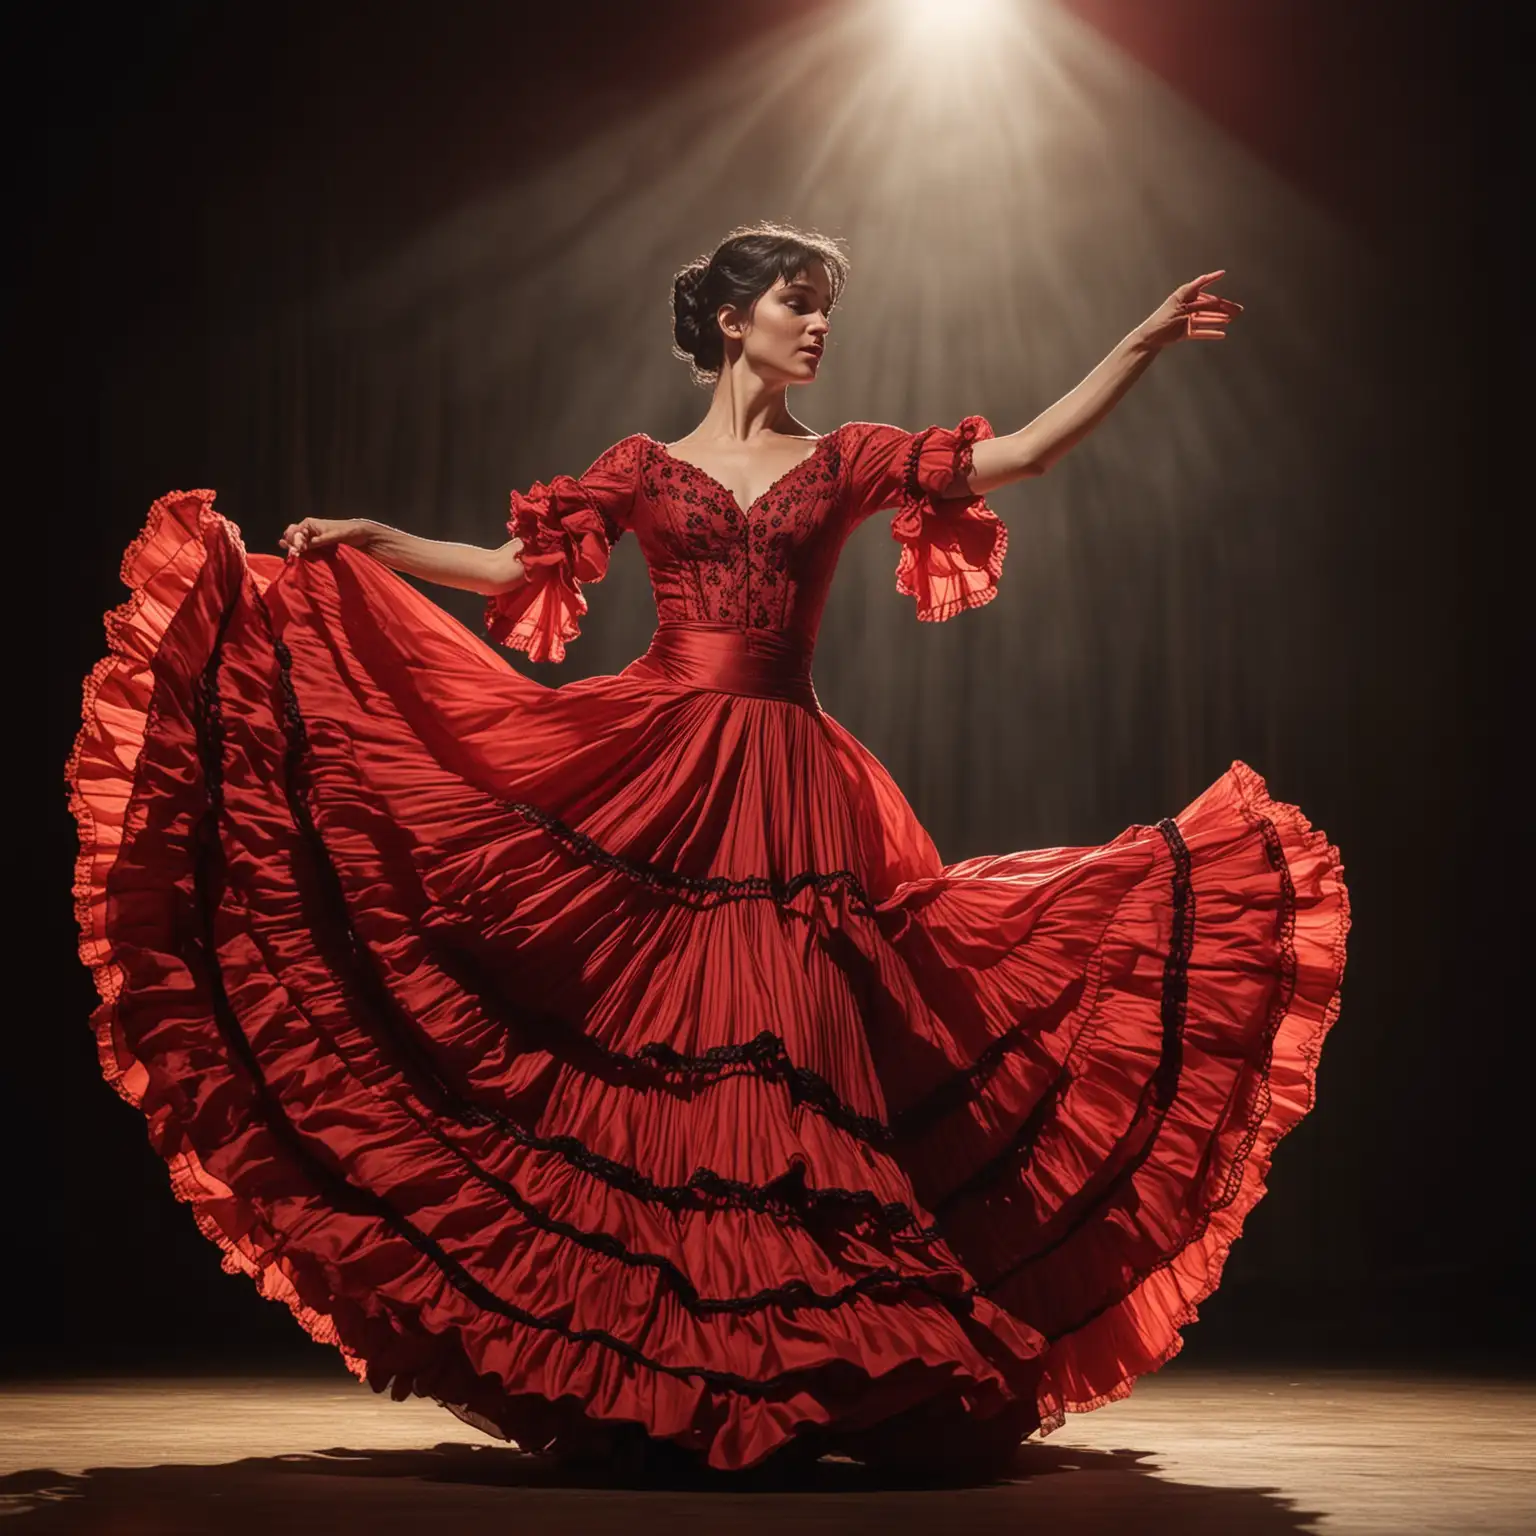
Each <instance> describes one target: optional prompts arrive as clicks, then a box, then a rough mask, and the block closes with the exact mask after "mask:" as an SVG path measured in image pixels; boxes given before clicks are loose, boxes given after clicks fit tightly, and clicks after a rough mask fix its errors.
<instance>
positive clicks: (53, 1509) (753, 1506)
mask: <svg viewBox="0 0 1536 1536" xmlns="http://www.w3.org/2000/svg"><path fill="white" fill-rule="evenodd" d="M1156 1470H1157V1468H1156V1465H1155V1463H1153V1462H1152V1461H1151V1460H1150V1459H1149V1457H1148V1454H1147V1453H1145V1452H1142V1451H1134V1450H1115V1451H1097V1450H1086V1449H1081V1448H1075V1447H1070V1446H1063V1447H1061V1448H1059V1449H1058V1448H1053V1447H1050V1446H1045V1445H1039V1444H1027V1445H1024V1446H1021V1447H1020V1448H1019V1451H1018V1452H1017V1453H1016V1455H1015V1457H1014V1459H1013V1462H1012V1463H1011V1464H1010V1465H1009V1467H1008V1468H1007V1471H1006V1473H1005V1474H1004V1476H1003V1477H1001V1478H1000V1479H998V1480H996V1481H993V1482H988V1483H979V1484H971V1485H968V1486H965V1485H959V1486H957V1485H953V1484H951V1485H948V1486H936V1485H935V1484H934V1483H932V1482H927V1483H918V1482H916V1481H913V1482H908V1483H898V1482H895V1481H893V1480H892V1479H891V1478H890V1477H889V1476H876V1475H875V1474H873V1473H872V1472H870V1471H869V1470H868V1469H866V1468H864V1467H862V1466H860V1465H858V1464H857V1463H854V1462H849V1461H839V1460H832V1459H828V1460H824V1461H820V1462H817V1463H814V1464H813V1465H811V1466H809V1467H805V1468H802V1469H800V1470H799V1471H797V1472H784V1473H779V1474H776V1475H774V1476H773V1477H771V1478H763V1477H755V1476H754V1475H753V1474H752V1473H750V1472H749V1473H736V1474H726V1473H708V1472H706V1473H702V1474H693V1475H683V1476H678V1477H672V1478H667V1479H666V1480H664V1481H658V1480H656V1479H655V1478H654V1477H653V1478H651V1479H650V1480H648V1481H646V1482H644V1483H641V1482H639V1481H637V1480H635V1479H625V1478H622V1477H619V1476H616V1475H614V1474H611V1473H605V1472H602V1471H594V1472H590V1473H589V1472H586V1471H582V1472H576V1471H573V1470H572V1469H570V1468H567V1467H562V1466H561V1465H559V1464H558V1463H555V1462H552V1461H551V1460H549V1459H548V1458H545V1457H541V1456H529V1455H525V1454H524V1453H522V1452H520V1451H517V1450H514V1449H507V1448H504V1447H500V1446H488V1445H465V1444H453V1443H446V1444H441V1445H438V1446H435V1447H433V1448H432V1449H430V1450H412V1451H361V1450H346V1449H336V1450H329V1451H315V1452H306V1453H303V1454H297V1455H290V1456H272V1457H252V1458H249V1459H247V1460H243V1461H235V1462H228V1463H225V1464H223V1465H219V1466H175V1465H166V1466H156V1467H134V1468H116V1467H99V1468H92V1469H90V1470H88V1471H86V1472H85V1473H84V1474H82V1475H80V1476H70V1475H66V1474H63V1473H58V1472H53V1471H50V1470H48V1469H46V1468H41V1469H37V1470H34V1471H28V1472H18V1473H15V1474H13V1475H12V1476H9V1477H5V1478H0V1514H3V1515H12V1516H20V1517H21V1518H20V1519H18V1521H17V1523H16V1524H15V1525H14V1526H12V1527H11V1529H12V1530H14V1531H16V1532H17V1533H18V1536H22V1533H34V1532H35V1533H39V1536H41V1533H45V1532H55V1531H60V1532H64V1531H67V1532H85V1533H97V1532H99V1533H103V1536H105V1533H107V1532H113V1533H120V1532H123V1531H133V1532H154V1533H155V1536H204V1533H206V1532H209V1531H213V1530H215V1529H216V1530H218V1531H219V1532H221V1533H225V1536H247V1533H252V1536H254V1533H257V1532H260V1533H261V1536H269V1533H271V1532H279V1533H284V1536H305V1533H308V1532H311V1531H315V1532H320V1531H324V1532H326V1533H327V1536H349V1533H353V1532H356V1533H358V1536H393V1533H395V1532H400V1533H405V1532H407V1531H409V1532H417V1531H420V1530H423V1529H451V1530H452V1531H453V1532H454V1536H481V1533H487V1536H489V1533H492V1532H494V1533H495V1536H506V1532H507V1531H509V1530H512V1529H515V1530H517V1531H518V1532H519V1533H521V1536H543V1533H545V1532H580V1533H582V1536H607V1533H610V1532H612V1533H615V1536H651V1533H652V1532H655V1533H657V1536H662V1533H666V1536H675V1532H676V1531H677V1529H678V1528H679V1526H678V1522H679V1521H680V1520H694V1521H698V1520H712V1521H717V1522H722V1523H724V1524H726V1525H727V1526H728V1528H729V1529H730V1531H731V1532H732V1533H733V1536H735V1533H738V1532H739V1533H741V1536H755V1533H758V1532H770V1531H771V1532H779V1531H781V1530H783V1529H784V1528H785V1527H786V1526H790V1525H793V1527H794V1528H795V1531H796V1536H819V1533H822V1532H826V1533H828V1536H831V1533H834V1532H835V1533H836V1536H860V1533H862V1532H864V1531H869V1532H871V1533H874V1532H877V1531H878V1532H879V1533H880V1536H900V1533H901V1532H902V1531H904V1530H911V1531H914V1532H917V1531H921V1532H924V1533H930V1532H932V1530H933V1529H934V1528H935V1524H936V1522H941V1523H942V1524H943V1526H944V1527H945V1528H946V1529H947V1530H951V1531H955V1532H962V1533H984V1532H991V1531H998V1532H1001V1531H1004V1530H1006V1531H1008V1532H1009V1533H1010V1536H1017V1532H1018V1531H1019V1530H1020V1529H1022V1528H1023V1527H1022V1525H1021V1522H1023V1521H1026V1520H1027V1521H1044V1520H1051V1521H1060V1522H1063V1523H1064V1524H1065V1523H1067V1522H1069V1524H1067V1525H1066V1526H1065V1528H1069V1529H1071V1530H1072V1532H1073V1536H1101V1533H1103V1536H1109V1533H1113V1536H1122V1533H1123V1532H1124V1531H1125V1530H1126V1529H1135V1530H1136V1531H1137V1533H1138V1536H1162V1533H1169V1536H1217V1533H1220V1536H1231V1533H1232V1532H1242V1533H1243V1536H1269V1533H1276V1532H1297V1531H1310V1530H1313V1529H1314V1528H1315V1522H1316V1520H1317V1519H1318V1518H1319V1516H1318V1515H1317V1514H1315V1513H1307V1512H1304V1511H1301V1510H1297V1509H1295V1508H1294V1507H1293V1506H1292V1502H1291V1501H1290V1500H1289V1499H1286V1498H1284V1497H1282V1496H1281V1495H1279V1494H1277V1493H1274V1492H1272V1491H1269V1490H1265V1489H1262V1488H1209V1487H1202V1486H1198V1485H1194V1484H1189V1483H1178V1482H1172V1481H1167V1480H1165V1479H1163V1478H1159V1477H1155V1476H1153V1475H1152V1474H1153V1473H1154V1472H1155V1471H1156Z"/></svg>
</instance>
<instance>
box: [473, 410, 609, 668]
mask: <svg viewBox="0 0 1536 1536" xmlns="http://www.w3.org/2000/svg"><path fill="white" fill-rule="evenodd" d="M634 444H635V439H634V438H625V439H624V441H623V442H621V443H615V444H614V446H613V447H612V448H609V449H608V450H607V451H606V452H604V453H603V454H601V455H600V456H599V457H598V458H597V459H596V460H595V461H594V463H593V464H592V466H591V467H590V468H589V469H588V470H587V471H586V473H585V474H583V475H581V476H580V477H575V476H571V475H556V476H555V477H554V479H553V480H551V481H549V483H548V484H545V483H544V482H543V481H542V480H536V481H535V482H534V483H533V484H532V485H531V486H530V487H529V488H528V489H527V490H526V491H513V492H512V498H511V514H510V516H509V517H508V518H507V532H508V533H509V534H511V535H512V536H513V537H514V538H516V539H520V540H521V541H522V554H521V557H520V558H521V560H522V563H523V569H524V571H526V573H527V577H526V579H525V580H524V581H522V582H519V584H518V585H517V586H516V587H515V588H513V589H512V590H511V591H510V592H500V593H498V594H497V595H496V596H495V597H492V598H491V599H490V600H489V602H487V604H486V607H485V627H486V630H487V631H488V632H489V634H490V637H491V639H493V640H495V641H498V642H499V643H500V644H502V645H505V646H508V647H510V648H511V649H513V650H518V651H526V652H527V653H528V656H529V659H530V660H532V661H564V660H565V647H566V643H567V642H568V641H570V640H574V639H575V638H576V636H577V635H578V634H580V632H581V624H580V620H581V618H582V616H583V615H584V614H585V613H586V611H587V600H586V598H585V597H584V596H583V595H582V590H581V588H582V584H583V583H584V582H592V581H601V580H602V579H603V577H604V576H605V575H606V574H607V572H608V554H609V551H610V550H611V549H612V548H613V546H614V545H615V544H617V543H618V541H619V539H620V537H621V536H622V535H623V532H624V529H625V528H626V527H627V526H628V523H629V514H630V508H631V507H632V506H633V504H634V484H635V473H636V462H637V460H636V455H635V453H634Z"/></svg>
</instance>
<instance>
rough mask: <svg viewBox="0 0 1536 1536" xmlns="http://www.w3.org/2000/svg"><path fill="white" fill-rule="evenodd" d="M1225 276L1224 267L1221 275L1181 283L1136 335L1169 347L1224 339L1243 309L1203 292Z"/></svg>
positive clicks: (1144, 322) (1138, 328)
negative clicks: (1227, 326) (1176, 344)
mask: <svg viewBox="0 0 1536 1536" xmlns="http://www.w3.org/2000/svg"><path fill="white" fill-rule="evenodd" d="M1225 275H1226V268H1225V267H1223V268H1222V269H1221V271H1220V272H1207V273H1206V274H1205V275H1204V276H1203V277H1197V278H1195V279H1194V280H1193V281H1192V282H1188V283H1182V284H1181V285H1180V286H1179V287H1177V288H1175V289H1174V290H1173V292H1172V293H1170V294H1169V295H1168V297H1167V298H1166V299H1164V300H1163V302H1162V303H1161V304H1160V305H1159V306H1158V307H1157V308H1156V309H1155V310H1154V311H1153V312H1152V313H1151V314H1150V315H1148V316H1147V318H1146V319H1145V320H1143V321H1142V322H1141V324H1140V325H1139V326H1137V327H1136V331H1137V334H1138V335H1139V336H1140V337H1141V338H1142V340H1143V341H1145V342H1147V343H1148V344H1149V345H1151V346H1154V347H1167V346H1171V345H1172V344H1173V343H1174V342H1176V341H1223V340H1225V339H1226V334H1227V332H1226V324H1227V321H1229V320H1231V319H1232V318H1233V317H1234V316H1235V315H1240V314H1242V312H1243V306H1242V305H1241V304H1239V303H1238V302H1237V301H1236V300H1235V299H1223V298H1219V297H1218V296H1217V295H1216V294H1214V293H1207V292H1206V291H1205V285H1206V284H1207V283H1214V282H1215V281H1216V279H1217V278H1218V277H1224V276H1225Z"/></svg>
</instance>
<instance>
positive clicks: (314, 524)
mask: <svg viewBox="0 0 1536 1536" xmlns="http://www.w3.org/2000/svg"><path fill="white" fill-rule="evenodd" d="M368 535H369V527H368V519H367V518H364V517H306V518H305V519H303V521H302V522H297V523H289V524H288V526H287V527H286V528H285V529H283V532H282V537H281V538H279V539H278V541H277V542H278V543H279V544H280V545H281V546H282V547H283V548H284V549H285V550H286V551H287V552H288V554H289V555H307V554H309V553H311V552H312V551H314V550H317V549H324V548H325V547H326V545H328V544H355V545H356V546H357V547H358V548H362V547H364V546H365V545H366V544H367V543H368Z"/></svg>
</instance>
